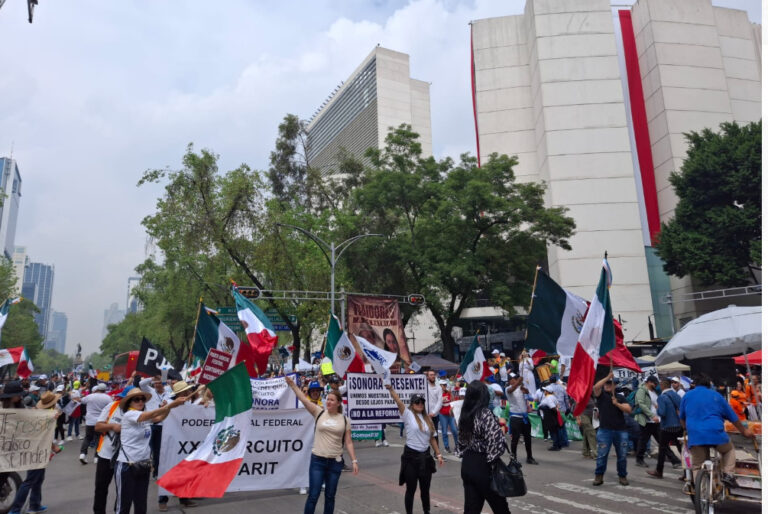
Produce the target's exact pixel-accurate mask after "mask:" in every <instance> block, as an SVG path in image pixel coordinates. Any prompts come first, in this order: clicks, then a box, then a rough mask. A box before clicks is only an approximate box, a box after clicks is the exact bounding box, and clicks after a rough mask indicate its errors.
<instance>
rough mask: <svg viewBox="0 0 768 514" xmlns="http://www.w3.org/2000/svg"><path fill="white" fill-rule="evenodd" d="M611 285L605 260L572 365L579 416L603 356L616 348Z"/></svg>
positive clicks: (573, 394) (571, 391)
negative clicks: (598, 363)
mask: <svg viewBox="0 0 768 514" xmlns="http://www.w3.org/2000/svg"><path fill="white" fill-rule="evenodd" d="M611 282H612V277H611V268H610V266H608V260H607V259H603V269H602V270H601V272H600V282H599V283H598V284H597V290H596V291H595V296H594V297H593V298H592V303H590V305H589V312H587V317H586V318H585V319H584V327H583V328H582V329H581V333H580V334H579V341H578V343H577V344H576V351H575V352H574V354H573V360H572V361H571V375H570V377H569V378H568V394H569V395H570V396H571V398H573V399H574V400H575V401H576V406H575V407H574V409H573V413H574V415H576V416H578V415H579V414H581V413H582V412H583V411H584V409H585V408H586V406H587V402H589V398H590V396H591V395H592V386H593V385H594V383H595V370H596V369H597V362H598V360H599V358H600V356H601V355H605V354H606V353H608V352H610V351H611V350H613V348H614V347H615V346H616V336H615V334H614V331H613V313H612V312H611V295H610V294H609V289H610V287H611Z"/></svg>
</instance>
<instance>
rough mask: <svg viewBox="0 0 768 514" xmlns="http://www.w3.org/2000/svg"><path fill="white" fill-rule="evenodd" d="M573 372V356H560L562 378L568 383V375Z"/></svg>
mask: <svg viewBox="0 0 768 514" xmlns="http://www.w3.org/2000/svg"><path fill="white" fill-rule="evenodd" d="M570 374H571V357H563V356H562V355H561V356H560V380H562V381H563V383H566V384H567V383H568V376H570Z"/></svg>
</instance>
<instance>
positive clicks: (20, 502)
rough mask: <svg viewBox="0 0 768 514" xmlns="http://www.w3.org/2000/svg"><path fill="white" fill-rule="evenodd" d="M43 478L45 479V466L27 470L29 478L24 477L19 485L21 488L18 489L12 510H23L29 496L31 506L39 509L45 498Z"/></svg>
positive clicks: (33, 508)
mask: <svg viewBox="0 0 768 514" xmlns="http://www.w3.org/2000/svg"><path fill="white" fill-rule="evenodd" d="M43 480H45V468H42V469H30V470H29V471H27V478H25V479H24V481H23V482H22V483H21V485H20V486H19V490H18V491H16V497H15V498H14V499H13V504H12V505H11V512H21V508H22V507H23V506H24V504H25V503H27V496H29V508H30V509H32V510H37V509H38V508H39V507H40V502H41V501H42V499H43V493H42V488H43Z"/></svg>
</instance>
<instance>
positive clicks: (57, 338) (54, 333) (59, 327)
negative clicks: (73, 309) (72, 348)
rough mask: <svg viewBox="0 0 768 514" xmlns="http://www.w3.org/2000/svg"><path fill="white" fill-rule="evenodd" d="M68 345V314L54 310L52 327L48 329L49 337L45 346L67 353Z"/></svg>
mask: <svg viewBox="0 0 768 514" xmlns="http://www.w3.org/2000/svg"><path fill="white" fill-rule="evenodd" d="M66 347H67V315H66V314H64V313H63V312H57V311H53V313H52V314H51V327H50V328H49V329H48V339H46V341H45V343H44V344H43V348H45V349H46V350H47V349H51V350H56V351H57V352H59V353H66Z"/></svg>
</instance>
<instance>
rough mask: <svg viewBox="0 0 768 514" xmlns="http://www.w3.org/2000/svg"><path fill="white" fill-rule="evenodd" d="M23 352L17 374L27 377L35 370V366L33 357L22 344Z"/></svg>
mask: <svg viewBox="0 0 768 514" xmlns="http://www.w3.org/2000/svg"><path fill="white" fill-rule="evenodd" d="M20 348H22V352H21V356H20V357H19V366H18V367H17V368H16V374H17V375H19V376H20V377H21V378H27V377H29V375H31V374H32V372H33V371H35V367H34V366H33V365H32V359H30V358H29V355H28V354H27V349H26V348H24V347H23V346H21V347H20Z"/></svg>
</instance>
